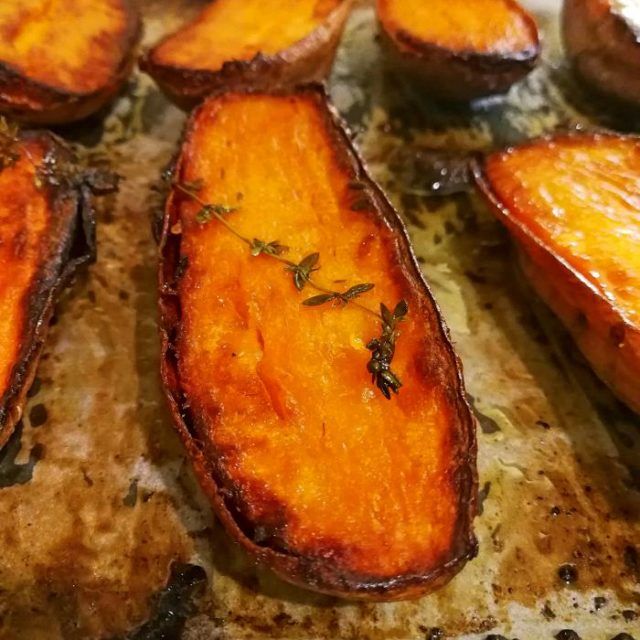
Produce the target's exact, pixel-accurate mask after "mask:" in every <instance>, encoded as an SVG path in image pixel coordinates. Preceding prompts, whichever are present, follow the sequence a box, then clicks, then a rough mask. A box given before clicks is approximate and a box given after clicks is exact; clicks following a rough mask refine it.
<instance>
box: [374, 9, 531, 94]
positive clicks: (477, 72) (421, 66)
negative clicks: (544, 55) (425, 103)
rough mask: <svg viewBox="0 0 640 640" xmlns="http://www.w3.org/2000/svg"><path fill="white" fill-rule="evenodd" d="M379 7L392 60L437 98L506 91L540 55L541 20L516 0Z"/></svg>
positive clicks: (382, 27) (384, 40)
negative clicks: (539, 29) (537, 24)
mask: <svg viewBox="0 0 640 640" xmlns="http://www.w3.org/2000/svg"><path fill="white" fill-rule="evenodd" d="M377 9H378V20H379V23H380V30H381V33H382V41H383V44H384V45H385V49H386V51H387V53H388V55H389V57H390V59H391V60H392V61H393V62H394V64H395V65H396V66H397V67H398V68H399V69H400V70H404V71H406V72H408V73H409V74H411V75H412V76H414V77H415V78H416V79H418V81H420V82H421V83H423V84H424V86H425V87H426V88H427V89H428V90H429V92H430V93H431V94H432V95H433V96H435V97H437V98H442V99H446V100H454V101H458V100H459V101H465V100H472V99H473V98H479V97H482V96H487V95H491V94H496V93H504V92H505V91H506V90H507V89H508V88H509V87H510V86H511V85H512V84H513V83H514V82H516V81H518V80H520V79H521V78H523V77H524V76H525V75H526V74H527V73H529V71H531V69H533V67H534V65H535V63H536V60H537V58H538V54H539V49H540V44H539V39H538V29H537V26H536V23H535V21H534V19H533V17H532V16H531V15H529V14H528V13H527V12H526V11H525V10H524V9H523V8H522V7H521V6H520V5H519V4H518V3H517V2H516V1H515V0H482V1H481V2H478V1H477V0H476V1H474V2H468V1H467V0H431V1H430V2H424V1H423V0H377Z"/></svg>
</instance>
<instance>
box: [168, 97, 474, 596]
mask: <svg viewBox="0 0 640 640" xmlns="http://www.w3.org/2000/svg"><path fill="white" fill-rule="evenodd" d="M359 162H360V161H359V160H358V159H357V157H356V156H355V155H354V153H353V151H351V150H350V149H349V147H348V137H347V136H346V134H345V133H344V132H343V131H342V129H340V128H339V125H338V124H337V123H336V121H335V120H334V118H333V116H332V114H331V113H330V111H329V110H328V109H327V107H326V106H325V103H324V98H323V96H322V94H321V92H319V91H318V90H316V89H306V90H300V91H298V92H296V93H294V94H291V95H265V94H257V95H256V94H244V93H229V94H225V95H222V96H220V97H215V98H211V99H209V100H207V101H206V102H205V103H204V104H203V106H202V107H201V108H200V109H199V110H198V111H197V112H196V113H195V115H194V116H193V118H192V120H191V122H190V124H189V126H188V129H187V133H186V138H185V142H184V145H183V148H182V151H181V155H180V158H179V160H178V164H177V167H176V179H178V180H180V181H186V182H193V181H197V180H202V189H201V191H200V192H199V197H200V198H201V199H203V200H204V201H206V202H213V203H219V204H225V205H233V206H235V207H237V208H238V209H237V211H235V212H233V213H230V214H228V215H227V216H226V219H227V220H228V221H229V223H232V224H233V225H234V226H235V227H236V228H237V229H238V230H239V231H240V233H242V234H244V235H246V236H248V237H251V238H253V237H256V238H264V239H267V240H272V239H278V240H280V241H281V242H283V243H284V244H286V245H287V246H288V247H289V248H290V249H289V252H288V253H287V254H286V255H287V258H290V259H291V260H293V261H298V260H300V259H301V258H303V257H304V256H305V255H307V254H309V253H311V252H313V251H318V252H319V253H320V263H319V264H320V267H321V268H320V271H318V272H317V279H318V280H319V281H320V280H321V281H322V282H323V283H326V284H327V285H328V286H336V287H342V288H347V287H349V286H351V285H353V284H357V283H361V282H370V283H375V288H374V289H373V290H372V291H371V292H368V293H367V294H365V295H363V296H362V298H361V300H362V302H363V303H364V304H367V305H368V306H369V307H371V308H372V309H377V307H378V304H379V302H381V301H384V302H385V304H387V305H388V306H393V305H395V303H396V302H397V301H398V300H400V299H401V298H404V299H405V300H406V301H407V302H408V304H409V314H408V317H407V320H406V321H405V322H404V323H402V328H401V332H400V337H399V338H398V343H397V348H396V354H395V358H394V360H393V367H394V370H395V371H396V372H397V373H398V375H399V376H400V378H401V380H402V383H403V387H402V388H401V390H400V392H399V395H397V396H393V398H392V399H391V400H390V401H389V400H387V399H386V398H385V397H383V395H382V394H381V393H379V391H378V390H376V389H375V387H374V386H373V385H372V382H371V376H370V374H369V373H368V371H367V362H368V360H369V357H370V355H371V353H370V351H368V350H367V347H366V345H367V342H368V341H369V340H370V339H371V338H373V337H376V336H377V335H379V332H380V322H379V320H378V319H376V318H375V317H374V316H372V315H370V314H368V313H366V312H364V311H363V310H362V309H360V308H358V307H356V306H355V305H352V304H348V305H338V306H332V305H325V306H322V307H305V306H302V305H301V302H302V300H304V299H305V298H307V297H309V296H311V295H313V294H314V293H316V292H314V291H313V290H312V289H311V288H310V287H306V288H305V290H304V291H303V292H302V293H300V292H298V291H297V290H296V288H295V287H294V285H293V282H292V278H291V274H290V273H287V272H286V271H285V270H284V269H283V265H282V264H281V263H279V262H278V261H276V260H273V259H270V258H269V257H267V256H264V255H262V256H258V257H252V256H251V254H250V253H249V251H248V248H247V246H246V245H244V244H243V243H242V242H241V241H239V240H238V238H237V237H236V236H234V235H233V234H232V233H230V232H229V231H228V230H227V229H225V228H224V227H223V226H222V224H220V223H219V222H216V221H215V220H214V221H209V222H207V223H206V224H202V223H201V222H199V221H198V219H197V214H198V211H199V209H200V205H199V204H197V203H196V202H194V201H193V200H192V199H190V198H189V197H184V195H181V192H180V190H179V189H175V188H174V190H173V192H172V195H171V197H170V199H169V202H168V206H167V213H166V218H165V236H164V246H163V256H164V261H163V264H162V267H161V283H170V282H172V281H173V280H174V279H175V277H176V276H175V269H176V265H177V264H178V262H179V263H180V264H182V265H183V266H184V265H187V266H186V268H185V270H184V274H183V275H182V276H181V277H180V278H179V282H178V284H177V287H178V288H177V299H176V298H175V296H168V297H166V298H164V299H163V301H162V302H161V311H162V316H163V329H164V331H165V332H166V334H165V344H164V353H165V361H164V366H163V378H164V380H165V384H166V386H167V391H168V394H169V398H170V402H171V403H172V406H173V408H174V410H176V411H177V413H175V414H174V417H175V418H176V424H177V426H178V429H179V431H180V432H181V433H182V435H183V438H185V441H186V443H187V446H188V448H189V450H190V452H191V455H192V457H193V458H194V462H195V464H196V469H197V471H198V474H199V476H200V478H201V480H202V481H203V484H204V485H205V488H207V487H208V491H209V493H210V495H211V496H212V497H213V500H214V504H215V505H216V506H217V508H218V513H219V514H220V515H221V517H222V519H223V521H224V522H225V524H226V525H227V527H228V528H229V530H230V531H231V532H232V534H233V535H234V536H235V537H237V538H238V539H240V541H241V542H242V543H243V544H244V545H245V547H247V548H248V549H249V550H251V551H252V552H253V553H255V554H256V555H257V556H258V557H259V558H261V559H263V560H264V561H266V562H267V563H268V564H269V565H270V566H272V567H273V568H274V569H275V570H276V571H278V572H279V573H280V574H281V575H283V576H284V577H285V578H287V579H289V580H292V581H294V582H297V583H299V584H302V585H304V586H307V587H310V588H313V589H317V590H320V591H325V592H330V593H337V594H340V595H344V596H347V597H369V598H377V599H393V598H400V597H409V596H416V595H419V594H421V593H424V592H425V591H428V590H431V589H433V588H435V587H436V586H439V585H440V584H442V583H444V582H445V581H447V580H448V579H449V578H450V577H451V575H453V574H454V573H455V572H456V571H457V569H458V568H459V567H460V566H461V565H462V564H463V563H464V561H465V559H466V558H467V557H469V556H471V555H473V553H474V550H475V542H474V538H473V534H472V532H471V519H472V517H473V513H474V509H475V462H474V454H475V440H474V434H473V420H472V418H471V416H470V414H469V409H468V407H467V405H466V402H465V400H464V395H463V390H462V382H461V376H460V373H459V369H458V362H457V359H456V357H455V355H454V353H453V350H452V348H451V345H450V343H449V341H448V338H447V334H446V331H445V330H444V329H443V327H442V324H441V320H440V317H439V313H438V311H437V308H436V307H435V305H434V303H433V300H432V298H431V296H430V294H429V291H428V289H427V288H426V285H425V284H424V282H423V281H422V279H421V276H420V274H419V271H418V269H417V267H416V264H415V261H414V259H413V257H412V255H411V253H410V249H409V246H408V241H407V238H406V234H405V231H404V229H403V228H402V227H401V223H400V221H399V218H398V217H397V214H396V213H395V212H394V211H393V210H392V209H391V207H390V205H389V204H388V202H387V201H386V200H385V199H384V197H383V195H382V194H381V192H380V191H379V190H378V188H377V187H376V186H375V185H374V184H373V183H372V182H371V180H370V179H369V178H368V176H367V175H366V173H364V170H363V169H362V167H361V165H360V164H359ZM356 202H357V203H359V204H357V205H354V203H356ZM176 224H179V226H180V228H181V234H180V235H175V234H172V233H171V231H170V229H172V228H173V229H174V230H175V228H176V227H175V225H176ZM178 253H179V258H178ZM332 283H335V284H332ZM176 305H177V306H176ZM171 335H175V339H174V340H171V338H170V336H171ZM169 342H170V343H171V345H173V346H172V347H170V346H169ZM167 349H173V350H175V359H176V363H175V366H174V365H173V364H172V361H171V358H168V357H167V356H169V355H170V352H169V351H167ZM176 394H177V395H176ZM180 396H181V397H183V398H184V402H185V404H186V405H188V409H187V410H186V411H187V414H188V417H187V425H188V426H186V425H185V423H184V422H183V421H182V418H181V411H182V409H178V406H177V404H176V402H177V398H178V397H180ZM189 429H192V430H193V434H194V439H192V438H191V436H188V435H187V434H188V433H190V432H189ZM197 441H200V442H201V443H202V447H201V448H200V449H199V446H200V445H198V443H197Z"/></svg>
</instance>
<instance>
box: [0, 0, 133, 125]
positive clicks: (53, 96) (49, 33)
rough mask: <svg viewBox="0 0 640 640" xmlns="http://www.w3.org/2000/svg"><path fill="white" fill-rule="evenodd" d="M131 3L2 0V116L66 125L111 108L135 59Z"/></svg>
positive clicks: (121, 0) (115, 0) (111, 0)
mask: <svg viewBox="0 0 640 640" xmlns="http://www.w3.org/2000/svg"><path fill="white" fill-rule="evenodd" d="M140 27H141V23H140V18H139V16H138V13H137V11H136V10H135V9H134V7H133V4H132V0H91V2H88V1H87V0H2V2H0V113H4V114H6V115H8V116H10V117H11V118H13V119H15V120H20V121H23V122H29V123H37V124H59V123H65V122H71V121H74V120H80V119H81V118H85V117H86V116H88V115H90V114H92V113H94V112H95V111H97V110H99V109H100V108H101V107H103V106H104V105H105V104H107V103H108V102H109V101H110V100H111V99H112V98H113V97H114V96H115V95H116V94H117V92H118V91H119V90H120V88H121V87H122V85H123V83H124V82H125V80H126V79H127V77H128V75H129V73H130V71H131V68H132V66H133V63H134V61H135V56H134V50H135V45H136V43H137V42H138V40H139V37H140V32H141V28H140Z"/></svg>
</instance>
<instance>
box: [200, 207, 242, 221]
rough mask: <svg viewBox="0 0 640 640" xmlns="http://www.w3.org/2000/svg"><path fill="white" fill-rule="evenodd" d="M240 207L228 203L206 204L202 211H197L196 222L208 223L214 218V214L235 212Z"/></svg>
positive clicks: (220, 214)
mask: <svg viewBox="0 0 640 640" xmlns="http://www.w3.org/2000/svg"><path fill="white" fill-rule="evenodd" d="M237 210H238V207H229V206H227V205H226V204H205V205H203V206H202V208H201V209H200V211H198V213H196V222H197V223H198V224H206V223H207V222H209V221H210V220H212V219H213V218H214V214H215V213H217V214H218V215H219V216H224V215H226V214H227V213H233V212H234V211H237Z"/></svg>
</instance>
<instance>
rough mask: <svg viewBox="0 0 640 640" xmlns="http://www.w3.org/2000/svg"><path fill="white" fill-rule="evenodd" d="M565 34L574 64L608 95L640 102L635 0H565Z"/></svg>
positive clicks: (639, 16)
mask: <svg viewBox="0 0 640 640" xmlns="http://www.w3.org/2000/svg"><path fill="white" fill-rule="evenodd" d="M562 35H563V39H564V45H565V49H566V52H567V56H568V58H569V60H570V61H571V63H572V64H573V68H574V69H575V70H576V72H577V73H578V75H579V77H580V78H582V79H583V80H584V81H585V82H586V83H587V84H589V85H590V86H591V87H592V88H593V89H595V90H596V91H597V92H599V93H601V94H604V95H605V96H607V97H613V98H616V99H617V100H619V101H620V102H623V103H629V104H631V105H636V106H637V105H639V104H640V42H639V39H640V10H639V9H638V3H637V2H634V1H631V0H565V2H564V8H563V14H562Z"/></svg>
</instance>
